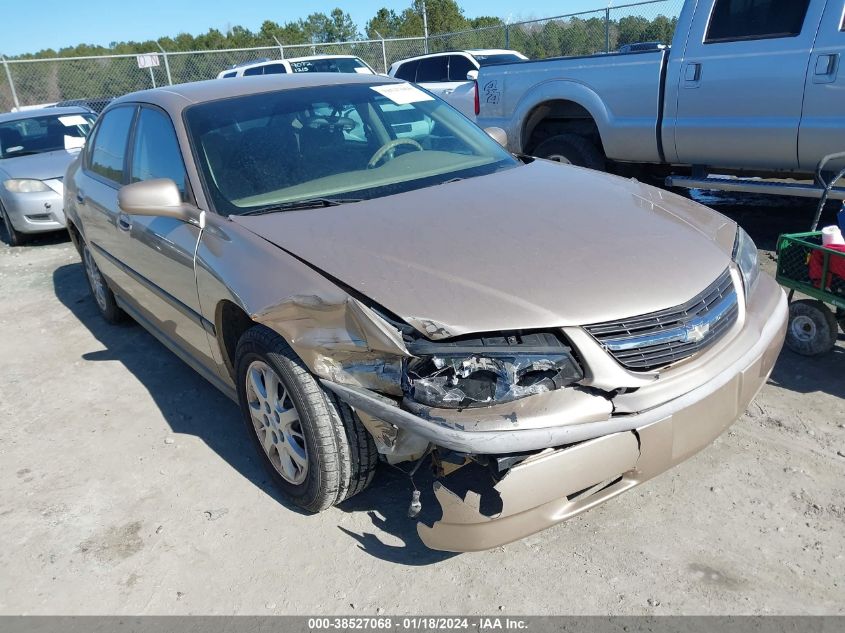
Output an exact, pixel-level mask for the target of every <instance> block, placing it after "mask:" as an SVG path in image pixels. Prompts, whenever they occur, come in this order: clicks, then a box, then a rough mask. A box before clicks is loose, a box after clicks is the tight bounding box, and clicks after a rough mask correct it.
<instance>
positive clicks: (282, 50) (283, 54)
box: [273, 35, 285, 59]
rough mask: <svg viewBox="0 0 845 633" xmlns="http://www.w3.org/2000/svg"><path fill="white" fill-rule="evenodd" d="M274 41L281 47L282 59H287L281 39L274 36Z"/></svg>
mask: <svg viewBox="0 0 845 633" xmlns="http://www.w3.org/2000/svg"><path fill="white" fill-rule="evenodd" d="M273 39H274V40H275V42H276V44H278V45H279V55H281V59H284V58H285V47H284V46H282V43H281V42H280V41H279V38H278V37H276V36H275V35H274V36H273Z"/></svg>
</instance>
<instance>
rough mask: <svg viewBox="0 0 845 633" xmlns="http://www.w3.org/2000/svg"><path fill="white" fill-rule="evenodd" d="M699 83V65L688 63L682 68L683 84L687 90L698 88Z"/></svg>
mask: <svg viewBox="0 0 845 633" xmlns="http://www.w3.org/2000/svg"><path fill="white" fill-rule="evenodd" d="M700 81H701V64H700V63H698V62H689V63H688V64H687V65H686V67H685V68H684V84H685V85H686V87H687V88H698V84H699V82H700Z"/></svg>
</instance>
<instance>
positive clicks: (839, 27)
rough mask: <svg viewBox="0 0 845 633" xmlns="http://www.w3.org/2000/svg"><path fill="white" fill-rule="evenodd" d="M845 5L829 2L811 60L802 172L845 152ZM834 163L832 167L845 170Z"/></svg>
mask: <svg viewBox="0 0 845 633" xmlns="http://www.w3.org/2000/svg"><path fill="white" fill-rule="evenodd" d="M843 13H845V2H843V0H828V3H827V7H826V8H825V13H824V17H823V18H822V23H821V27H820V28H819V33H818V36H817V37H816V45H815V49H814V50H813V55H812V57H811V58H810V69H809V72H808V73H807V83H806V87H805V89H804V112H803V114H802V117H801V130H800V132H799V136H798V160H799V162H800V163H801V169H804V170H807V171H809V170H814V169H815V168H816V165H817V164H818V162H819V161H820V160H821V159H822V158H823V157H824V156H826V155H828V154H834V153H837V152H845V107H843V97H845V69H843V68H842V61H843V59H842V58H843V55H845V17H843ZM843 166H844V165H843V164H841V163H840V164H837V165H834V164H833V163H831V164H830V168H831V169H832V168H834V167H838V168H841V167H843Z"/></svg>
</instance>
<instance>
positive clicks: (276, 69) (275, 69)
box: [264, 64, 288, 75]
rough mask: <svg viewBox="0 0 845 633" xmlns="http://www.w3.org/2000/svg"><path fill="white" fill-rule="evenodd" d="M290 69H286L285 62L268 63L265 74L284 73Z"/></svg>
mask: <svg viewBox="0 0 845 633" xmlns="http://www.w3.org/2000/svg"><path fill="white" fill-rule="evenodd" d="M287 72H288V71H287V70H285V65H284V64H267V65H266V66H265V67H264V74H265V75H284V74H286V73H287Z"/></svg>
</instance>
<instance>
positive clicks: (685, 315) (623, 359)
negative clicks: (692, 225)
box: [585, 270, 739, 371]
mask: <svg viewBox="0 0 845 633" xmlns="http://www.w3.org/2000/svg"><path fill="white" fill-rule="evenodd" d="M738 314H739V303H738V301H737V295H736V289H735V288H734V284H733V280H732V279H731V274H730V270H726V271H725V272H724V273H722V275H720V276H719V278H718V279H717V280H716V281H715V282H714V283H713V284H712V285H711V286H710V287H709V288H707V290H705V291H704V292H702V293H701V294H700V295H698V296H696V297H695V298H693V299H691V300H690V301H688V302H687V303H685V304H683V305H681V306H678V307H676V308H669V309H668V310H661V311H660V312H652V313H651V314H644V315H642V316H636V317H631V318H629V319H621V320H619V321H609V322H607V323H598V324H596V325H588V326H587V327H586V328H585V329H586V330H587V331H588V332H589V333H590V334H591V335H592V336H593V337H594V338H595V339H596V340H597V341H598V342H599V343H600V344H601V346H602V347H603V348H604V349H605V350H607V351H608V352H609V353H610V354H612V355H613V357H614V358H615V359H616V360H617V361H619V362H620V363H621V364H622V365H624V366H625V367H627V368H628V369H631V370H634V371H649V370H652V369H659V368H661V367H665V366H666V365H671V364H672V363H676V362H678V361H680V360H684V359H685V358H689V357H690V356H692V355H693V354H695V353H696V352H699V351H701V350H703V349H705V348H706V347H709V346H710V345H712V344H713V343H715V342H716V341H718V340H719V339H720V338H722V336H723V335H724V334H725V332H727V331H728V330H729V329H730V328H731V326H732V325H733V324H734V323H735V322H736V319H737V316H738Z"/></svg>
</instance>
